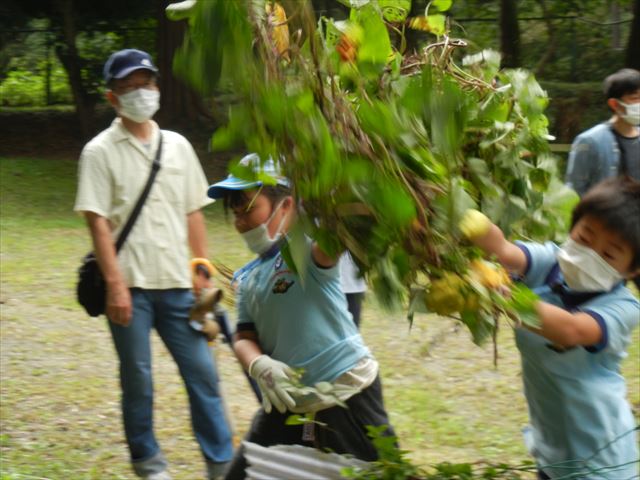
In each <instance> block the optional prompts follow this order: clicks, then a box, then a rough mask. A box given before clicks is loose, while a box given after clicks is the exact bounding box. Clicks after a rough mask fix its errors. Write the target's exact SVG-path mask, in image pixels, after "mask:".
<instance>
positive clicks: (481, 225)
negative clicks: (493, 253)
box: [458, 209, 491, 240]
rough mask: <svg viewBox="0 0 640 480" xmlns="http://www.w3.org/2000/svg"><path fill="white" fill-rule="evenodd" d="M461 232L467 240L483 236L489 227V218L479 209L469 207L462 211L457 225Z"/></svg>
mask: <svg viewBox="0 0 640 480" xmlns="http://www.w3.org/2000/svg"><path fill="white" fill-rule="evenodd" d="M458 228H460V231H461V232H462V234H463V235H464V236H465V237H467V238H468V239H469V240H473V239H476V238H480V237H484V236H485V235H486V234H487V233H488V232H489V229H490V228H491V220H489V218H488V217H487V216H486V215H485V214H484V213H482V212H480V211H479V210H473V209H469V210H467V211H466V212H464V215H463V217H462V220H460V224H459V225H458Z"/></svg>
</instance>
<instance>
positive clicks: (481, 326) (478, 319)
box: [460, 311, 495, 345]
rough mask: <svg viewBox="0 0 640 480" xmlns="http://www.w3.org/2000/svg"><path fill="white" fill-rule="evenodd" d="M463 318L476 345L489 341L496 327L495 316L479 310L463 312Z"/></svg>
mask: <svg viewBox="0 0 640 480" xmlns="http://www.w3.org/2000/svg"><path fill="white" fill-rule="evenodd" d="M460 318H461V320H462V323H464V324H465V325H466V326H467V328H468V329H469V332H471V337H472V339H473V343H475V344H476V345H482V344H483V343H484V342H486V341H487V339H488V338H490V337H491V335H492V334H493V330H494V329H495V321H494V320H493V317H491V316H490V315H489V314H487V313H485V312H482V311H479V312H468V311H465V312H462V313H461V317H460Z"/></svg>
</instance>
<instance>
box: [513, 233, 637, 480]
mask: <svg viewBox="0 0 640 480" xmlns="http://www.w3.org/2000/svg"><path fill="white" fill-rule="evenodd" d="M518 246H519V247H520V248H521V249H522V250H523V251H524V253H525V255H526V256H527V260H528V268H527V272H526V274H525V276H524V278H523V282H524V283H525V284H526V285H527V286H529V287H530V288H532V289H533V290H534V291H535V292H536V293H537V294H538V295H539V296H540V297H541V299H542V300H543V301H545V302H548V303H551V304H554V305H557V306H559V307H562V308H565V309H566V310H569V311H577V310H579V311H583V312H587V313H589V314H590V315H591V316H593V317H594V318H595V319H596V321H597V322H598V324H599V325H600V328H601V329H602V341H601V342H600V343H599V344H598V345H593V346H591V347H574V348H570V349H565V350H562V349H560V348H557V347H555V346H554V345H552V343H551V342H550V341H549V340H547V339H546V338H544V337H542V336H540V335H538V334H536V333H533V332H531V331H529V330H526V329H524V328H520V329H517V330H516V343H517V345H518V349H519V350H520V353H521V355H522V376H523V381H524V390H525V395H526V397H527V403H528V405H529V416H530V421H531V428H530V429H529V430H528V431H527V433H526V434H525V435H527V434H528V435H531V437H530V438H529V439H528V442H527V443H528V444H529V445H531V446H532V448H531V450H532V452H531V453H532V454H533V455H534V457H535V458H536V460H537V463H538V465H539V467H540V468H541V469H542V470H543V471H544V472H545V473H546V474H547V475H548V476H550V477H551V478H557V477H563V476H565V475H569V474H573V475H576V474H578V472H580V473H581V474H580V475H579V476H571V477H570V478H589V479H628V478H629V479H630V478H638V477H637V476H638V473H639V472H638V468H639V463H638V462H640V458H639V454H638V441H637V435H636V432H634V431H633V430H634V428H635V427H636V425H635V420H634V418H633V414H632V411H631V407H630V405H629V403H628V402H627V400H626V393H627V390H626V385H625V380H624V378H623V377H622V375H621V374H620V362H621V361H622V360H623V359H624V358H625V357H626V356H627V353H626V349H627V347H628V346H629V343H630V342H631V332H632V330H633V329H634V328H635V327H636V326H637V325H638V322H639V321H640V303H639V302H638V300H637V299H636V298H635V297H634V296H633V295H632V294H631V292H630V291H629V290H628V289H627V288H626V287H624V285H623V284H622V283H621V284H619V285H617V286H615V287H614V288H613V289H612V290H611V291H610V292H602V293H599V294H595V295H593V294H584V293H579V292H571V291H570V290H569V289H568V288H567V287H566V285H565V284H564V282H563V279H562V274H561V272H560V270H559V267H558V263H557V260H556V254H557V252H558V250H559V247H558V246H557V245H555V244H554V243H551V242H548V243H545V244H535V243H518ZM589 297H590V298H589Z"/></svg>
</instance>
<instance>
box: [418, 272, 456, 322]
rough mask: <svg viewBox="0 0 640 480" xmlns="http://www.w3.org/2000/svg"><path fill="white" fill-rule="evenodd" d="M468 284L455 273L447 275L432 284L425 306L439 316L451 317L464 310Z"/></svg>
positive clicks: (426, 296)
mask: <svg viewBox="0 0 640 480" xmlns="http://www.w3.org/2000/svg"><path fill="white" fill-rule="evenodd" d="M465 289H466V284H465V282H464V280H463V279H462V278H460V277H459V276H458V275H456V274H455V273H445V274H444V275H443V277H442V278H440V279H438V280H434V281H433V282H432V283H431V287H430V288H429V291H428V292H427V294H426V295H425V299H424V303H425V306H426V307H427V308H428V309H429V310H430V311H432V312H435V313H437V314H439V315H450V314H452V313H455V312H460V311H462V310H463V309H464V306H465V298H464V291H465Z"/></svg>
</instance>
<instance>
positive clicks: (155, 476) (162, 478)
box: [144, 470, 171, 480]
mask: <svg viewBox="0 0 640 480" xmlns="http://www.w3.org/2000/svg"><path fill="white" fill-rule="evenodd" d="M144 480H171V475H169V472H168V471H166V470H163V471H162V472H156V473H150V474H149V475H145V476H144Z"/></svg>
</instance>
